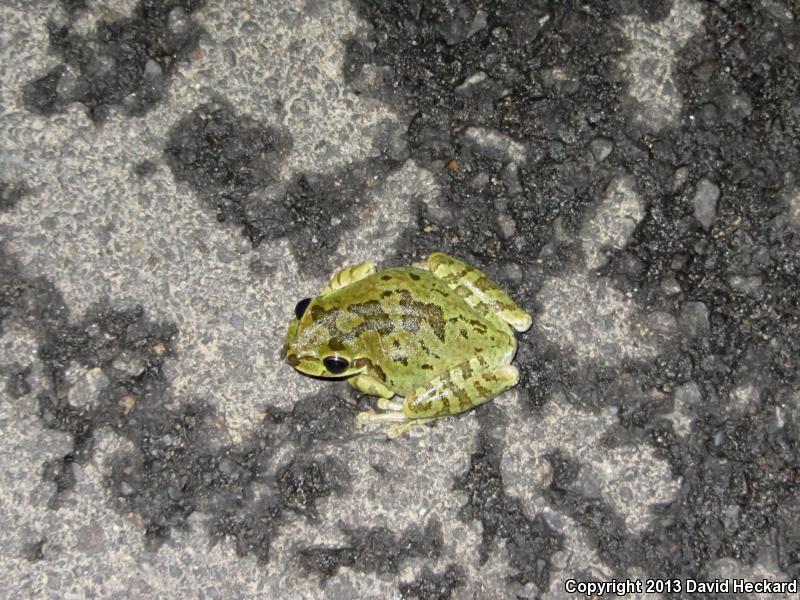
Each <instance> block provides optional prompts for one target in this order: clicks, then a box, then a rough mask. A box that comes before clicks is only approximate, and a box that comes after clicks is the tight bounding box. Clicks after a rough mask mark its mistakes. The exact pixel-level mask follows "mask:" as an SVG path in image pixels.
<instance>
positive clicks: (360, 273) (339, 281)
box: [319, 262, 375, 296]
mask: <svg viewBox="0 0 800 600" xmlns="http://www.w3.org/2000/svg"><path fill="white" fill-rule="evenodd" d="M374 272H375V263H373V262H363V263H359V264H357V265H350V266H349V267H344V268H343V269H341V270H339V271H337V272H336V273H334V274H333V277H331V280H330V281H329V282H328V285H326V286H325V287H324V288H322V291H321V292H320V293H319V295H320V296H324V295H325V294H328V293H330V292H335V291H336V290H338V289H341V288H343V287H347V286H348V285H350V284H351V283H355V282H356V281H359V280H361V279H364V277H368V276H369V275H372V274H373V273H374Z"/></svg>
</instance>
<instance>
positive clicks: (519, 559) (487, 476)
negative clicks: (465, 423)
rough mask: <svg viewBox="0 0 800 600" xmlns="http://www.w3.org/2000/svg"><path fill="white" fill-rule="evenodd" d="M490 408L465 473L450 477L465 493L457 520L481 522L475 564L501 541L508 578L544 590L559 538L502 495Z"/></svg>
mask: <svg viewBox="0 0 800 600" xmlns="http://www.w3.org/2000/svg"><path fill="white" fill-rule="evenodd" d="M492 412H494V413H496V412H497V411H491V410H483V411H481V413H482V414H481V418H482V420H481V431H480V434H479V436H478V449H477V451H476V452H474V453H473V454H472V456H470V465H469V468H468V469H467V471H466V473H464V474H463V475H462V476H460V477H457V478H456V484H455V486H454V488H453V489H455V490H460V491H463V492H465V493H466V494H467V497H468V498H467V503H466V504H465V505H464V506H463V507H462V508H461V510H460V511H459V518H460V519H461V520H463V521H465V522H469V521H472V520H477V521H480V522H481V524H482V525H483V534H482V538H483V539H482V540H481V546H480V556H479V560H480V563H481V564H483V563H485V562H486V561H487V560H488V559H489V554H490V551H492V550H493V549H494V546H495V544H497V543H499V541H500V540H504V541H505V548H506V551H507V552H508V555H509V566H510V567H511V568H512V569H513V570H514V571H515V573H513V575H511V577H510V580H511V581H514V582H517V583H519V584H522V585H525V584H529V583H533V584H535V585H536V586H537V587H538V589H539V590H545V589H547V587H548V585H549V581H550V569H551V560H552V556H553V554H555V553H556V552H558V551H559V550H561V549H562V537H561V535H560V534H558V533H556V532H555V531H554V530H553V529H552V528H551V527H550V525H548V524H547V522H546V521H545V520H544V517H543V516H542V515H541V514H538V515H536V516H535V517H534V518H532V519H531V518H530V517H528V515H527V514H526V512H525V508H524V507H523V505H522V502H521V501H520V500H519V499H518V498H515V497H513V496H509V495H508V494H506V492H505V486H504V484H503V477H502V474H501V470H500V460H501V457H502V452H503V442H502V441H501V439H499V438H497V437H494V435H493V434H492V433H490V432H491V431H494V430H496V429H497V427H496V426H495V425H494V423H495V422H496V421H498V419H499V417H497V415H496V414H494V415H493V414H492ZM484 417H486V418H484Z"/></svg>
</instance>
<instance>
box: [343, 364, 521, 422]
mask: <svg viewBox="0 0 800 600" xmlns="http://www.w3.org/2000/svg"><path fill="white" fill-rule="evenodd" d="M518 381H519V371H517V368H516V367H514V366H513V365H502V366H496V367H494V368H492V367H488V368H487V366H486V365H485V364H483V362H482V360H481V359H480V358H472V359H470V360H469V361H467V362H464V363H461V364H460V365H458V366H457V367H455V368H453V369H450V370H449V371H448V372H447V373H445V374H443V375H439V376H437V377H434V378H433V379H431V380H430V381H428V382H427V383H426V384H425V385H423V386H421V387H419V388H417V389H415V390H413V391H412V392H411V393H410V394H409V395H408V396H407V397H406V398H405V400H404V401H403V404H402V410H400V407H399V406H398V403H388V402H386V403H379V405H378V407H379V408H388V409H390V410H386V411H384V412H379V413H376V412H371V411H370V412H362V413H359V415H358V422H359V423H361V424H362V425H365V424H368V423H384V422H393V423H396V424H395V425H393V426H392V427H390V428H389V430H388V434H389V437H397V436H399V435H402V434H403V433H405V431H407V430H408V429H409V428H410V427H412V426H414V425H418V424H422V423H427V422H429V421H431V420H433V419H437V418H440V417H446V416H449V415H456V414H459V413H462V412H464V411H467V410H469V409H471V408H474V407H476V406H478V405H480V404H483V403H485V402H488V401H489V400H491V399H492V398H494V397H495V396H497V395H499V394H501V393H502V392H504V391H505V390H507V389H509V388H511V387H514V386H515V385H516V384H517V382H518Z"/></svg>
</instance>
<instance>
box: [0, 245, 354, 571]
mask: <svg viewBox="0 0 800 600" xmlns="http://www.w3.org/2000/svg"><path fill="white" fill-rule="evenodd" d="M7 320H9V321H13V322H14V323H15V324H17V325H18V326H19V325H22V326H27V327H28V328H29V329H30V330H31V331H32V333H33V334H34V335H36V337H37V338H38V339H39V341H40V344H39V349H38V359H39V360H40V361H41V364H42V367H43V373H44V376H45V380H46V385H45V387H44V389H43V390H42V391H41V392H40V393H39V396H38V403H39V415H40V418H41V419H42V423H43V424H44V426H45V427H47V428H49V429H53V430H57V431H62V432H65V433H68V434H70V435H71V436H72V439H73V442H72V448H71V450H70V451H69V452H68V453H67V454H66V455H64V456H61V457H58V458H56V459H53V460H50V461H48V462H47V463H46V464H45V465H44V466H43V478H44V479H45V480H47V481H50V482H53V483H54V484H55V488H56V491H55V494H54V496H53V497H52V499H51V501H50V506H51V507H52V508H57V507H59V506H61V505H63V504H64V503H67V502H69V501H70V500H69V492H70V490H72V489H73V488H74V486H75V483H76V472H78V471H79V468H80V465H82V464H84V463H86V462H88V461H89V460H91V459H92V456H93V454H94V449H95V448H94V444H95V439H96V435H97V434H98V431H99V430H101V429H105V428H108V429H109V430H110V431H112V432H113V433H114V435H116V436H120V437H123V438H125V439H127V440H128V441H129V442H130V443H131V446H132V449H131V450H127V449H126V450H123V451H120V452H119V453H118V454H116V455H114V456H113V457H110V465H111V468H110V472H108V473H106V474H105V475H106V483H107V485H108V486H109V489H110V490H112V492H113V496H114V498H115V499H116V503H117V506H118V508H119V509H120V510H121V511H122V512H123V513H125V514H134V515H136V518H137V519H138V520H139V522H140V524H141V527H142V529H143V531H144V533H145V536H146V540H147V542H148V544H149V545H150V546H151V547H153V548H156V547H158V546H159V545H160V544H161V543H162V542H163V541H164V540H166V539H168V538H169V535H170V531H171V530H172V529H173V528H176V527H177V528H187V527H189V526H190V524H191V523H190V520H189V517H190V516H191V515H193V514H203V515H206V517H207V519H208V527H209V531H210V535H211V538H212V540H214V541H216V540H219V539H221V538H223V537H226V536H230V537H232V538H233V539H234V540H235V544H236V548H237V551H238V552H239V553H240V554H241V555H245V554H248V553H252V554H254V555H255V556H256V557H258V558H259V560H262V561H264V562H266V561H268V559H269V548H270V544H271V540H272V538H273V537H274V535H275V533H276V531H277V529H278V528H279V527H281V526H283V525H285V524H286V523H287V522H289V521H291V520H293V519H295V518H298V517H302V518H305V519H307V520H309V521H311V522H313V521H315V520H316V519H317V512H316V506H315V503H316V501H317V499H319V498H322V497H325V496H329V495H331V494H339V493H342V492H343V491H344V490H345V489H347V486H348V484H349V474H348V470H347V468H346V467H345V465H343V464H341V463H340V461H338V460H337V459H335V458H333V457H330V456H323V455H321V454H320V452H319V451H318V448H316V450H317V451H316V452H315V453H313V457H309V455H308V453H309V448H310V447H311V445H312V444H316V440H315V439H314V436H315V434H316V433H317V432H318V430H319V427H320V426H322V427H325V428H326V430H327V431H326V432H325V433H324V434H322V435H320V439H326V435H327V436H331V435H333V432H336V431H342V428H343V427H342V422H343V421H344V420H346V422H347V423H348V424H352V421H353V414H352V412H347V411H345V412H347V414H346V415H345V414H342V411H341V410H338V409H336V408H334V409H332V410H324V409H323V407H322V406H320V404H321V402H322V400H321V399H317V398H311V399H305V400H301V401H299V402H298V403H297V405H296V406H295V407H294V408H293V410H292V411H291V412H288V413H285V414H279V413H277V412H275V411H273V412H275V417H274V418H273V416H272V415H271V414H270V413H269V412H268V413H267V415H266V418H265V420H264V421H262V422H261V423H259V424H257V425H256V427H255V428H254V430H253V432H252V433H251V434H250V435H249V436H248V437H247V438H246V439H245V440H244V441H242V442H241V443H240V444H233V443H231V442H229V441H227V439H228V438H227V435H226V431H225V426H224V422H223V421H222V420H221V419H220V417H219V415H217V413H216V412H215V410H214V409H213V408H212V407H211V406H210V405H209V404H208V403H206V402H203V401H200V400H191V401H180V400H178V399H175V398H174V397H173V392H172V390H171V389H170V384H169V382H168V381H167V379H166V377H165V376H164V372H163V367H164V361H165V360H166V359H167V358H169V357H173V356H174V351H173V345H174V340H175V338H176V336H177V329H176V328H175V326H174V325H172V324H170V323H158V322H155V321H153V320H151V319H149V318H148V317H147V315H146V314H145V312H144V310H143V309H141V308H133V309H113V308H109V307H107V306H103V305H98V306H95V307H93V308H91V309H90V310H89V311H88V313H87V315H86V316H85V317H83V318H82V319H80V320H79V321H77V322H75V323H72V322H71V319H70V316H69V313H68V310H67V309H66V307H65V306H64V304H63V299H62V297H61V295H60V294H59V292H58V291H57V290H56V289H55V288H54V287H53V286H52V284H50V283H49V282H48V281H47V280H46V279H44V278H35V279H29V278H26V277H25V276H24V275H23V274H22V273H21V271H20V267H19V265H18V264H17V263H16V261H15V260H14V259H13V258H12V257H11V256H10V255H9V254H8V253H7V252H6V251H5V249H4V248H3V247H2V246H0V330H2V327H4V326H5V323H6V321H7ZM71 368H72V369H75V368H77V369H81V370H86V371H90V370H93V369H99V370H100V371H101V372H102V375H103V377H104V378H105V381H106V383H105V384H104V385H103V386H100V387H99V388H98V389H97V390H95V391H94V392H93V393H92V394H91V396H92V397H90V398H87V402H84V403H82V404H81V405H78V406H75V405H73V404H71V403H70V401H69V400H70V398H71V393H70V392H71V391H72V390H73V388H74V386H75V385H76V384H75V382H72V381H70V379H69V375H68V371H69V370H70V369H71ZM28 372H29V368H25V369H20V370H19V377H18V379H20V380H21V381H25V379H26V377H27V373H28ZM11 381H12V382H13V381H14V379H13V378H12V380H11ZM9 385H12V384H11V383H9ZM25 385H27V383H26V384H25ZM13 387H14V388H15V389H16V388H19V392H20V393H19V394H17V393H16V392H15V393H13V394H10V395H11V397H12V398H14V397H19V395H21V394H27V393H29V392H30V388H29V387H28V388H25V386H24V385H23V384H22V383H19V382H16V383H13ZM324 400H325V401H327V402H328V403H330V404H332V405H333V406H334V407H335V406H337V405H340V406H341V405H343V403H342V402H341V401H339V400H336V399H330V398H328V397H326V398H325V399H324ZM315 411H318V412H315ZM311 413H314V414H311ZM287 425H288V426H287ZM293 440H294V441H299V442H301V443H300V444H299V449H298V450H297V452H296V453H295V454H292V455H289V456H288V460H287V462H286V463H285V464H283V465H275V464H273V462H272V457H273V456H274V455H275V452H276V448H278V447H284V446H286V445H291V442H292V441H293ZM256 489H258V490H260V491H259V492H256Z"/></svg>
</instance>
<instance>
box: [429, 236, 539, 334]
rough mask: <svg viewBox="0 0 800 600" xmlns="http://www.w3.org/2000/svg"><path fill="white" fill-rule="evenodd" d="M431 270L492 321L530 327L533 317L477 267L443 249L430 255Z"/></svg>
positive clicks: (521, 327) (525, 327)
mask: <svg viewBox="0 0 800 600" xmlns="http://www.w3.org/2000/svg"><path fill="white" fill-rule="evenodd" d="M428 270H429V271H430V272H431V273H433V274H434V275H436V276H437V277H438V278H439V279H441V280H443V281H444V282H445V283H446V284H447V285H448V286H449V287H450V288H452V289H453V290H454V291H455V292H456V293H457V294H458V295H459V296H461V297H462V298H463V299H464V301H465V302H466V303H467V304H469V305H470V307H472V308H473V309H474V310H475V311H477V312H479V313H480V314H481V315H482V316H483V317H485V318H486V319H489V320H490V321H492V322H496V321H497V320H498V317H499V320H500V321H501V322H503V323H508V324H509V325H511V327H513V328H514V329H516V330H517V331H527V330H528V329H529V328H530V326H531V323H532V322H533V320H532V319H531V316H530V315H529V314H528V313H526V312H525V311H524V310H522V309H521V308H520V307H519V306H517V304H516V303H515V302H514V301H513V300H512V299H511V297H510V296H509V295H508V294H506V293H505V292H504V291H503V290H502V289H501V288H500V286H498V285H497V284H496V283H495V282H494V281H492V280H491V279H489V277H488V276H487V275H486V274H485V273H484V272H483V271H480V270H478V269H476V268H475V267H472V266H470V265H468V264H467V263H465V262H461V261H460V260H458V259H455V258H453V257H452V256H448V255H447V254H444V253H442V252H434V253H433V254H431V255H430V256H429V257H428Z"/></svg>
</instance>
